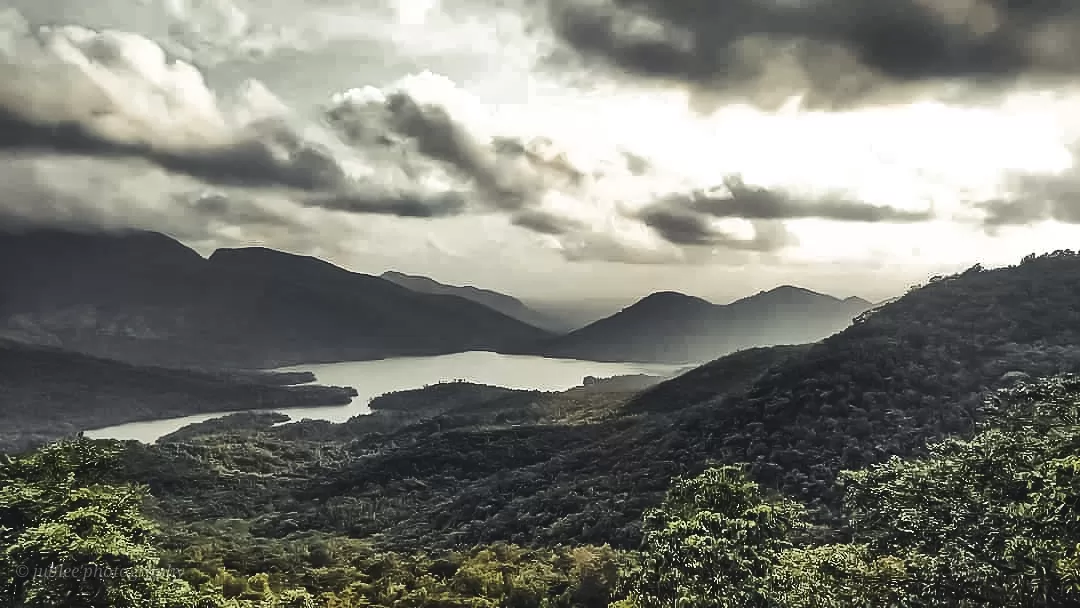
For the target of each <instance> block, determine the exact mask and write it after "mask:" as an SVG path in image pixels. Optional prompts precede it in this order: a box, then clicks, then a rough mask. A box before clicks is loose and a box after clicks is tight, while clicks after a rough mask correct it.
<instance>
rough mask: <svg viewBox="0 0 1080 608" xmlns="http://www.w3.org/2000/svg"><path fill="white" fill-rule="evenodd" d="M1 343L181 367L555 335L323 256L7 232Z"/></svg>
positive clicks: (1, 265) (490, 346)
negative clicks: (208, 251)
mask: <svg viewBox="0 0 1080 608" xmlns="http://www.w3.org/2000/svg"><path fill="white" fill-rule="evenodd" d="M0 286H3V291H2V292H0V335H4V336H7V337H9V338H13V339H18V340H22V341H26V342H34V343H42V344H50V345H53V346H59V347H63V348H67V349H70V350H75V351H80V352H84V353H87V354H91V355H96V356H102V357H110V358H114V359H118V360H123V361H129V362H137V363H146V364H153V365H165V366H180V367H237V368H272V367H280V366H285V365H289V364H294V363H301V362H304V363H310V362H328V361H343V360H362V359H375V358H383V357H393V356H408V355H436V354H445V353H452V352H460V351H467V350H494V349H498V348H501V347H505V346H506V345H508V344H517V343H521V342H522V341H532V340H537V339H542V338H545V337H547V336H549V335H550V334H549V333H548V332H546V331H544V330H542V329H538V328H536V327H533V326H531V325H528V324H526V323H522V322H521V321H518V320H516V319H513V318H511V317H508V316H506V315H504V314H502V313H500V312H497V311H495V310H492V309H491V308H488V307H487V306H483V305H481V304H477V303H476V302H473V301H470V300H467V299H464V298H461V297H456V296H452V295H436V294H428V293H420V292H416V291H413V290H410V289H407V288H405V287H402V286H400V285H397V284H396V283H393V282H391V281H387V280H385V279H381V278H379V277H375V276H370V275H365V274H360V273H354V272H349V271H347V270H344V269H342V268H339V267H337V266H334V265H332V264H329V263H327V262H324V261H321V260H318V259H316V258H312V257H306V256H299V255H292V254H288V253H283V252H280V251H274V250H270V249H264V248H258V247H252V248H243V249H219V250H218V251H215V252H214V253H213V254H212V255H211V256H210V257H209V259H206V258H203V257H202V256H200V255H199V254H198V253H196V252H195V251H193V250H191V249H189V248H187V247H185V246H184V245H182V244H180V243H179V242H177V241H175V240H173V239H171V238H169V237H166V236H164V235H161V234H156V233H147V232H125V233H115V234H83V233H76V232H64V231H30V232H21V233H7V234H0Z"/></svg>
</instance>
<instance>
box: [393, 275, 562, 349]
mask: <svg viewBox="0 0 1080 608" xmlns="http://www.w3.org/2000/svg"><path fill="white" fill-rule="evenodd" d="M379 278H381V279H385V280H387V281H390V282H391V283H395V284H397V285H400V286H401V287H404V288H406V289H410V290H412V291H417V292H420V293H429V294H435V295H452V296H457V297H460V298H465V299H466V300H471V301H473V302H476V303H477V304H481V305H483V306H486V307H488V308H490V309H492V310H494V311H496V312H499V313H502V314H504V315H506V316H508V317H511V318H514V319H517V320H518V321H521V322H523V323H527V324H529V325H532V326H533V327H539V328H541V329H546V330H548V331H553V332H557V333H562V332H564V331H566V329H567V328H565V327H564V324H563V323H562V322H560V321H559V320H558V319H555V318H552V317H549V316H548V315H545V314H543V313H540V312H537V311H535V310H533V309H531V308H529V307H528V306H526V305H525V303H524V302H522V301H521V300H519V299H517V298H515V297H513V296H508V295H506V294H504V293H500V292H498V291H492V290H490V289H483V288H480V287H474V286H472V285H461V286H458V285H448V284H446V283H440V282H439V281H436V280H435V279H432V278H430V277H425V276H421V275H411V274H405V273H403V272H398V271H396V270H387V271H386V272H384V273H382V274H381V275H379Z"/></svg>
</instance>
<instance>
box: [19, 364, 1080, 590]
mask: <svg viewBox="0 0 1080 608" xmlns="http://www.w3.org/2000/svg"><path fill="white" fill-rule="evenodd" d="M985 405H986V407H985V408H984V411H985V412H986V413H987V418H986V420H984V421H983V422H981V423H979V425H978V427H977V431H978V432H977V433H976V434H975V435H974V436H973V437H971V438H970V439H966V440H964V439H950V440H947V441H943V442H938V443H933V444H931V445H930V446H929V447H928V449H927V453H926V455H925V456H924V457H922V458H917V459H906V460H905V459H900V458H894V459H892V460H890V461H889V462H887V463H884V464H880V465H875V466H872V467H869V468H866V469H863V470H859V471H850V472H845V473H844V474H843V485H844V488H845V490H846V496H845V510H844V521H842V522H838V525H840V526H842V527H843V528H844V529H848V530H853V531H854V532H853V533H852V534H851V535H850V536H851V537H850V539H848V540H846V541H844V542H828V541H821V540H818V539H819V538H821V537H822V536H829V535H828V534H824V535H823V534H812V533H808V532H810V531H811V526H812V524H811V522H810V519H809V518H808V516H807V513H806V510H805V508H804V506H803V505H801V504H799V503H798V502H797V501H794V500H792V499H790V498H788V497H783V496H780V495H777V494H776V493H774V492H771V491H769V490H767V489H765V488H762V487H761V486H759V485H758V484H756V483H754V482H753V481H752V480H751V479H750V478H749V477H748V475H747V474H746V470H745V467H743V466H740V465H738V464H728V465H721V466H713V467H710V468H709V469H707V470H705V471H704V472H703V473H702V474H701V475H698V476H693V477H681V478H678V479H675V480H674V481H673V484H672V485H671V487H670V489H669V490H668V491H667V492H666V496H665V497H664V500H663V501H662V503H661V504H660V505H658V508H655V509H650V510H648V511H647V512H646V513H645V514H644V517H643V519H642V522H641V525H642V541H641V543H640V545H639V546H637V547H634V548H631V549H628V550H616V549H612V548H611V547H608V546H595V545H588V544H583V543H571V544H570V545H558V546H551V547H545V548H533V549H526V548H522V547H520V546H516V545H513V544H507V543H502V542H496V543H491V544H482V545H475V546H462V547H459V548H458V549H457V550H443V551H439V550H434V551H432V550H426V551H415V552H408V553H402V552H395V551H387V550H385V549H380V548H378V547H375V546H373V545H372V544H371V542H370V541H369V540H367V539H364V538H363V537H360V536H358V535H352V536H344V535H336V534H325V533H312V532H303V531H298V532H295V533H292V534H289V535H287V536H284V537H267V536H265V535H263V534H260V533H259V531H258V530H257V528H256V527H255V526H252V525H251V524H250V522H246V521H244V520H237V519H220V520H216V521H198V520H188V521H176V520H173V521H168V522H167V524H168V525H167V526H166V527H164V528H162V527H160V526H158V525H156V524H155V523H154V521H153V520H152V518H151V517H152V515H153V514H155V513H157V515H158V517H160V512H158V511H157V510H156V509H151V510H150V511H147V510H146V505H145V503H144V501H145V499H146V496H147V494H146V489H145V488H144V487H140V486H136V485H131V484H129V483H126V482H125V481H124V473H123V472H122V468H120V467H118V466H117V465H120V464H122V463H124V462H125V461H130V460H131V458H132V457H133V455H132V454H131V453H129V451H125V450H124V449H123V447H122V446H120V445H118V444H116V443H114V442H91V441H86V440H79V441H74V442H66V443H57V444H54V445H51V446H49V447H47V448H45V449H43V450H41V451H39V452H36V453H33V454H27V455H24V456H22V457H20V458H16V459H13V460H10V459H9V460H6V461H3V462H0V522H2V523H3V526H0V543H3V546H4V547H5V548H6V550H5V551H4V552H0V586H2V587H3V588H5V589H6V590H7V591H8V593H7V594H5V595H3V596H0V606H5V607H10V608H14V607H23V606H86V607H88V608H106V607H108V608H143V607H145V606H154V607H158V608H189V607H190V606H200V607H210V608H256V607H258V608H315V607H319V608H344V607H378V608H400V607H402V606H409V607H414V608H457V607H461V608H496V607H498V608H502V607H505V608H535V607H553V608H672V607H674V606H676V605H679V606H683V605H686V606H692V607H694V608H760V607H764V606H768V607H770V608H850V607H852V606H866V607H877V606H913V607H914V606H919V607H927V608H938V607H940V608H953V607H960V608H975V607H982V608H987V607H1001V608H1005V607H1007V606H1008V607H1012V606H1024V607H1030V608H1051V607H1064V606H1075V605H1078V604H1080V553H1078V551H1077V547H1080V515H1078V513H1077V511H1076V509H1075V508H1074V506H1075V503H1076V502H1077V501H1078V500H1080V483H1078V481H1080V477H1078V473H1080V459H1078V456H1077V451H1076V446H1077V445H1080V378H1078V377H1076V376H1072V377H1061V378H1053V379H1049V380H1045V381H1040V382H1036V383H1031V384H1023V385H1022V386H1020V387H1019V388H1017V389H1013V390H1003V391H1000V392H999V393H998V394H997V395H995V396H994V397H993V398H992V399H990V400H988V401H987V402H986V404H985ZM150 504H151V505H153V504H155V503H150ZM393 506H394V507H395V508H408V505H407V504H395V505H393ZM372 507H373V508H372V510H371V511H369V514H368V517H369V518H377V517H378V516H379V513H378V506H377V505H372ZM369 537H370V538H374V537H377V535H375V536H370V535H369Z"/></svg>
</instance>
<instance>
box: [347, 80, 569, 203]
mask: <svg viewBox="0 0 1080 608" xmlns="http://www.w3.org/2000/svg"><path fill="white" fill-rule="evenodd" d="M433 80H434V81H435V86H436V87H441V88H442V89H450V93H451V94H452V93H453V91H452V89H453V84H452V83H446V82H441V79H439V78H438V77H435V76H433V75H431V74H425V75H421V77H420V78H418V79H414V80H412V81H406V82H405V83H403V84H402V85H401V87H400V88H394V89H392V90H390V91H389V92H384V91H381V90H379V89H376V88H374V87H366V88H364V89H354V90H351V91H347V92H346V93H344V94H342V95H339V96H338V97H337V99H336V100H335V101H336V103H335V104H334V105H333V106H332V107H330V108H329V109H328V110H327V112H326V118H327V121H328V122H329V124H330V125H331V126H333V127H334V128H335V129H336V130H337V131H338V132H339V133H340V134H341V136H342V138H343V139H345V140H346V141H347V142H349V143H350V144H352V145H353V146H354V147H356V148H358V149H360V150H362V151H365V150H366V151H368V152H370V151H371V150H372V149H376V150H378V151H379V154H380V155H381V157H383V158H388V157H394V158H396V159H397V160H398V161H399V162H403V163H405V165H406V166H408V167H410V169H411V170H412V171H414V172H423V171H424V167H428V168H430V167H431V163H435V164H436V165H438V166H441V167H442V168H444V169H446V170H448V171H449V172H450V173H452V174H453V175H454V176H456V177H457V178H460V179H462V180H464V181H465V182H466V183H467V184H469V185H470V186H471V187H473V188H474V189H475V193H476V197H477V198H478V199H481V200H482V201H483V202H486V203H487V204H489V205H490V206H491V207H492V208H494V209H499V210H506V211H513V210H517V209H522V208H525V207H529V206H533V205H536V204H537V203H538V202H539V201H540V200H541V199H542V197H543V195H544V193H545V192H547V191H548V190H552V189H566V188H575V187H579V186H581V185H582V182H583V180H584V179H585V176H584V174H583V173H582V172H581V171H580V170H579V169H577V168H576V167H574V166H573V165H572V164H571V163H570V162H569V161H568V160H567V159H566V157H565V156H562V155H560V154H559V153H558V152H556V151H554V150H552V148H553V144H552V142H550V141H544V140H535V141H521V140H519V139H515V138H513V137H508V136H487V135H483V134H480V133H477V132H476V129H472V128H470V126H469V125H466V124H465V123H463V122H461V121H459V120H457V119H455V118H454V116H452V114H451V112H450V110H448V109H447V108H446V107H444V106H443V105H440V104H439V103H437V102H428V101H422V100H419V99H417V98H416V97H415V96H414V94H413V93H412V92H410V90H409V85H410V84H412V85H414V86H419V87H422V86H425V85H426V86H428V88H429V89H430V88H431V86H430V85H431V84H432V82H431V81H433ZM443 94H445V93H443Z"/></svg>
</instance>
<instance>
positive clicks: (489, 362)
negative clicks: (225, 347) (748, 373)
mask: <svg viewBox="0 0 1080 608" xmlns="http://www.w3.org/2000/svg"><path fill="white" fill-rule="evenodd" d="M683 367H685V365H658V364H647V363H599V362H595V361H576V360H573V359H547V358H544V357H529V356H521V355H500V354H497V353H487V352H469V353H458V354H454V355H443V356H439V357H403V358H397V359H383V360H381V361H353V362H347V363H329V364H325V365H298V366H295V367H286V368H282V369H281V370H280V371H311V372H313V373H314V374H315V376H316V378H317V380H316V382H318V383H319V384H329V385H334V386H351V387H353V388H355V389H356V390H357V392H358V393H359V395H358V396H357V397H356V398H355V399H353V401H352V403H350V404H349V405H345V406H334V407H314V408H310V407H309V408H294V409H282V410H275V411H280V412H282V413H283V414H287V415H289V416H290V417H291V418H293V419H294V420H302V419H304V418H311V419H314V420H330V421H332V422H344V421H346V420H348V419H349V418H352V417H353V416H356V415H357V414H368V413H370V412H371V410H370V409H369V408H368V403H369V402H370V401H371V400H372V399H373V398H375V397H378V396H379V395H382V394H384V393H389V392H393V391H400V390H407V389H413V388H421V387H423V386H424V385H426V384H435V383H438V382H444V381H449V380H455V379H462V380H466V381H468V382H476V383H479V384H493V385H496V386H505V387H507V388H520V389H535V390H543V391H561V390H566V389H568V388H573V387H575V386H578V385H580V384H581V380H582V378H584V377H585V376H600V377H606V376H615V375H621V374H654V375H668V374H672V373H674V372H676V371H677V370H679V369H682V368H683ZM231 413H235V412H217V413H212V414H199V415H197V416H185V417H183V418H170V419H166V420H152V421H149V422H133V423H129V424H121V425H118V426H112V427H107V428H103V429H98V430H94V431H87V432H86V436H87V437H92V438H95V439H136V440H138V441H143V442H147V443H149V442H153V441H156V440H157V439H158V438H159V437H161V436H163V435H167V434H169V433H172V432H173V431H176V430H178V429H180V428H182V427H184V426H187V425H189V424H193V423H195V422H203V421H205V420H210V419H212V418H218V417H220V416H225V415H228V414H231Z"/></svg>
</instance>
